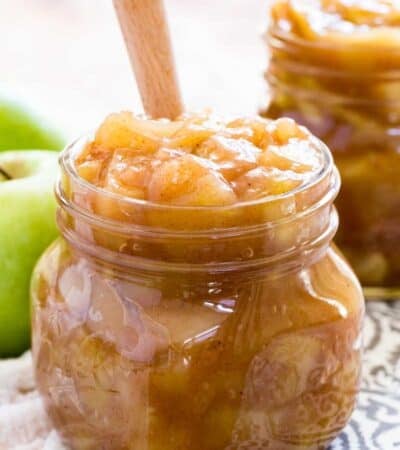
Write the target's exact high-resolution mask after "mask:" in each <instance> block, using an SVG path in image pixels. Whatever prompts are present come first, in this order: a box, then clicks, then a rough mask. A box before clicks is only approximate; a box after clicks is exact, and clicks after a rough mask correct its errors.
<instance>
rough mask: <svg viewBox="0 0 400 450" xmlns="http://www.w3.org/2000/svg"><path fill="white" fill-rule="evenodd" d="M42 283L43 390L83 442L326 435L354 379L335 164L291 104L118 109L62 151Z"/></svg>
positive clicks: (36, 310)
mask: <svg viewBox="0 0 400 450" xmlns="http://www.w3.org/2000/svg"><path fill="white" fill-rule="evenodd" d="M61 166H62V177H61V180H60V183H59V185H58V187H57V196H58V199H59V203H60V209H59V215H58V224H59V227H60V230H61V232H62V235H63V237H62V238H60V239H59V240H58V241H57V242H56V243H55V244H54V245H53V246H52V247H51V248H50V249H49V250H48V251H47V253H46V254H45V255H44V256H43V257H42V259H41V261H40V262H39V265H38V267H37V269H36V272H35V275H34V279H33V284H32V309H33V312H32V317H33V354H34V360H35V367H36V376H37V380H38V385H39V389H40V391H41V393H42V395H43V398H44V400H45V404H46V408H47V411H48V413H49V415H50V417H51V419H52V421H53V423H54V425H55V426H56V427H57V429H58V430H59V432H60V433H61V435H62V436H63V438H64V439H65V440H66V442H67V443H68V444H70V445H71V446H72V448H74V449H78V450H80V449H84V450H92V449H93V450H94V449H96V450H98V449H107V450H108V449H109V450H114V449H115V450H117V449H118V450H121V449H127V450H128V449H130V450H228V449H229V450H239V449H245V448H246V449H256V448H257V449H268V450H270V449H274V450H292V449H293V450H299V449H302V450H306V449H307V450H317V449H321V448H325V447H327V446H328V444H329V442H330V441H331V440H332V439H333V438H334V437H335V436H336V435H337V434H338V433H339V432H340V430H341V429H342V428H343V427H344V426H345V424H346V423H347V421H348V420H349V417H350V415H351V412H352V410H353V407H354V403H355V398H356V395H357V391H358V386H359V376H360V363H361V343H360V329H361V323H362V317H363V298H362V294H361V290H360V286H359V284H358V282H357V279H356V277H355V276H354V274H353V272H352V271H351V269H350V268H349V266H348V265H347V263H346V262H345V260H344V259H343V257H342V256H341V254H340V253H339V252H338V251H337V249H336V248H335V247H334V246H332V245H331V240H332V238H333V236H334V234H335V231H336V227H337V215H336V213H335V210H334V208H333V205H332V203H333V200H334V198H335V196H336V194H337V191H338V187H339V180H338V175H337V171H336V170H335V168H334V165H333V162H332V158H331V156H330V153H329V151H328V150H327V148H326V147H325V146H324V145H323V144H322V143H321V142H320V141H318V140H317V139H316V138H314V137H313V136H312V135H311V134H310V133H309V132H308V131H307V130H306V129H305V128H302V127H300V126H298V125H297V124H296V123H295V122H294V121H292V120H289V119H282V120H278V121H270V120H264V119H260V118H239V119H233V120H230V121H228V120H225V121H223V120H221V119H217V118H215V117H213V116H211V115H209V114H201V115H186V116H184V117H182V118H179V119H177V120H176V121H165V120H161V121H152V120H147V119H143V118H138V117H136V116H134V115H132V114H130V113H120V114H114V115H111V116H109V117H108V118H107V119H106V120H105V122H104V123H103V124H102V125H101V126H100V128H99V130H98V131H97V132H96V134H95V136H94V138H93V139H90V140H83V141H77V142H76V143H75V144H73V145H72V146H70V147H69V148H68V149H67V150H65V151H64V153H63V155H62V157H61Z"/></svg>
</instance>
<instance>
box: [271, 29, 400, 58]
mask: <svg viewBox="0 0 400 450" xmlns="http://www.w3.org/2000/svg"><path fill="white" fill-rule="evenodd" d="M266 37H267V38H268V37H273V38H276V39H278V40H280V41H282V42H287V43H288V44H292V45H294V46H296V45H297V46H302V47H306V48H309V49H314V50H315V49H319V50H346V51H349V46H348V44H345V43H343V42H339V43H337V42H333V41H332V42H331V41H329V42H328V41H326V40H323V39H319V40H314V41H313V40H310V39H305V38H303V37H301V36H297V35H295V34H294V33H288V32H287V31H285V30H282V29H280V28H279V27H276V26H272V25H271V26H269V28H268V30H267V33H266ZM377 47H379V50H380V51H387V52H390V53H393V52H396V53H400V46H397V45H392V46H391V45H385V44H379V46H377ZM363 48H365V50H367V51H371V46H370V45H369V46H366V45H365V44H357V43H356V44H355V45H354V47H353V48H352V49H351V50H352V51H359V50H361V49H363Z"/></svg>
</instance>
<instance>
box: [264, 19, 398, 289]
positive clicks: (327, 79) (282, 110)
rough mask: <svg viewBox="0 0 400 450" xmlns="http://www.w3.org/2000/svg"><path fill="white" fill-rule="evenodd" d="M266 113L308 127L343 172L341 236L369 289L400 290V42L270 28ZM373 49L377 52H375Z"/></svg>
mask: <svg viewBox="0 0 400 450" xmlns="http://www.w3.org/2000/svg"><path fill="white" fill-rule="evenodd" d="M267 40H268V46H269V50H270V57H271V59H270V64H269V69H268V72H267V74H266V78H267V81H268V84H269V89H270V103H269V107H268V108H267V110H266V111H265V112H264V115H266V116H267V117H271V118H277V117H282V116H287V117H291V118H293V119H295V120H296V121H297V122H299V123H301V124H303V125H305V126H307V127H308V128H309V129H310V130H311V131H312V132H313V133H314V134H315V135H316V136H318V137H319V138H320V139H322V140H323V141H324V142H325V143H326V144H327V145H328V146H329V148H330V149H331V150H332V152H333V155H334V159H335V163H336V165H337V166H338V168H339V171H340V174H341V177H342V189H341V192H340V194H339V197H338V199H337V200H336V205H337V208H338V211H339V216H340V228H339V232H338V236H337V243H338V244H339V246H340V248H341V249H342V250H343V252H344V253H345V255H346V257H347V258H348V259H349V261H350V262H351V264H352V266H353V267H354V268H355V271H356V273H357V275H358V276H359V278H360V280H361V282H362V284H363V286H364V287H365V290H366V294H367V295H368V296H370V297H375V296H381V297H393V296H395V295H398V294H399V293H400V88H399V86H400V48H398V49H397V51H396V49H395V48H392V47H390V48H385V47H384V46H381V45H378V44H380V43H377V47H373V46H367V45H363V46H357V45H356V44H354V45H351V46H349V45H346V44H343V43H341V42H338V43H337V44H335V42H332V41H328V40H327V41H326V42H324V41H323V40H322V41H321V40H319V41H308V40H305V39H301V38H298V37H295V36H290V35H289V34H287V33H284V32H282V30H277V29H275V28H274V27H271V28H270V30H269V32H268V35H267ZM371 52H372V53H371Z"/></svg>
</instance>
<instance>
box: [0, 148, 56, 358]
mask: <svg viewBox="0 0 400 450" xmlns="http://www.w3.org/2000/svg"><path fill="white" fill-rule="evenodd" d="M57 172H58V153H55V152H52V151H43V150H17V151H5V152H0V357H9V356H16V355H18V354H20V353H22V352H23V351H24V350H26V349H27V348H29V342H30V339H29V338H30V326H29V323H30V319H29V283H30V278H31V274H32V270H33V267H34V265H35V263H36V261H37V259H38V258H39V256H40V254H41V253H42V252H43V251H44V250H45V249H46V247H47V246H48V245H49V244H50V243H51V242H52V241H53V240H54V239H55V238H56V237H57V229H56V223H55V211H56V201H55V197H54V193H53V189H54V182H55V179H56V176H57Z"/></svg>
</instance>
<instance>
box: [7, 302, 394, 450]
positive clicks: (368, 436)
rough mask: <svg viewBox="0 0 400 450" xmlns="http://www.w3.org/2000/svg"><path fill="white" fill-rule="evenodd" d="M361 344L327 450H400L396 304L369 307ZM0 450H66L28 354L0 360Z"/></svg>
mask: <svg viewBox="0 0 400 450" xmlns="http://www.w3.org/2000/svg"><path fill="white" fill-rule="evenodd" d="M364 344H365V354H364V366H363V374H364V375H363V384H362V390H361V393H360V396H359V399H358V406H357V409H356V411H355V412H354V414H353V416H352V419H351V421H350V423H349V424H348V426H347V427H346V429H345V430H344V431H343V432H342V434H341V435H340V436H339V437H338V438H337V439H336V440H335V442H334V443H333V444H332V445H331V447H330V449H329V450H400V301H395V302H388V303H384V302H370V303H368V304H367V316H366V322H365V330H364ZM0 450H67V449H65V447H63V445H62V443H61V441H60V439H59V437H58V435H57V433H56V432H55V431H54V430H53V429H52V427H51V424H50V422H49V420H48V418H47V417H46V414H45V412H44V409H43V405H42V402H41V399H40V397H39V394H38V392H37V391H36V390H35V383H34V379H33V370H32V360H31V354H30V353H29V352H28V353H26V354H25V355H24V356H22V357H21V358H19V359H16V360H7V361H0Z"/></svg>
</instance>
